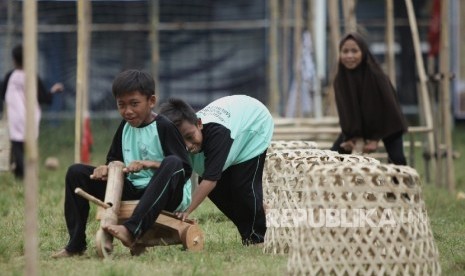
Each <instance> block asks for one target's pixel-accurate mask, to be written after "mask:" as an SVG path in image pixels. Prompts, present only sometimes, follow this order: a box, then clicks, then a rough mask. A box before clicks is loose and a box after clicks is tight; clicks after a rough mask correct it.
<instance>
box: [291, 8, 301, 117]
mask: <svg viewBox="0 0 465 276" xmlns="http://www.w3.org/2000/svg"><path fill="white" fill-rule="evenodd" d="M294 22H295V23H294V62H293V64H294V81H295V89H296V93H297V94H296V117H298V118H300V117H302V115H303V114H302V97H301V96H302V95H301V93H302V66H301V65H302V25H303V24H302V0H294Z"/></svg>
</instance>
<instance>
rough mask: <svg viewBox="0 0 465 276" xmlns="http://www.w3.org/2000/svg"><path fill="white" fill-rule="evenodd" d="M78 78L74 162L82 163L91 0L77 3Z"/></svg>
mask: <svg viewBox="0 0 465 276" xmlns="http://www.w3.org/2000/svg"><path fill="white" fill-rule="evenodd" d="M77 9H78V10H77V17H78V18H77V20H78V30H77V44H78V45H77V69H76V71H77V76H76V122H75V129H74V133H75V137H74V162H76V163H79V162H81V137H82V126H83V123H84V121H83V120H82V118H83V116H85V112H87V110H86V109H85V108H86V107H87V105H88V104H87V101H88V96H87V91H88V74H87V73H88V61H89V46H90V32H91V30H90V19H91V16H92V14H91V3H90V1H89V0H79V1H78V3H77Z"/></svg>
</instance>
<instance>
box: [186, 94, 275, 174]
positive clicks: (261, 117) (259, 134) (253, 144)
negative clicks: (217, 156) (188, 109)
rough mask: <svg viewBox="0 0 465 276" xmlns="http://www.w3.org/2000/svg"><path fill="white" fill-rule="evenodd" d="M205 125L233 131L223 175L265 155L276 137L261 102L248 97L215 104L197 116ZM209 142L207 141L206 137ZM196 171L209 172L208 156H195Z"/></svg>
mask: <svg viewBox="0 0 465 276" xmlns="http://www.w3.org/2000/svg"><path fill="white" fill-rule="evenodd" d="M197 117H198V118H200V119H201V120H202V123H203V124H209V123H217V124H220V125H223V126H224V127H226V128H227V129H229V131H230V135H231V139H232V140H233V143H232V145H231V149H230V151H229V154H228V157H227V158H226V162H225V164H224V166H223V171H224V170H226V169H227V168H228V167H230V166H232V165H235V164H239V163H242V162H245V161H248V160H250V159H252V158H254V157H256V156H258V155H260V154H262V153H263V152H264V151H265V150H266V149H267V148H268V147H269V145H270V142H271V138H272V136H273V128H274V123H273V117H272V116H271V114H270V112H269V111H268V109H267V108H266V106H265V105H263V104H262V103H261V102H260V101H258V100H257V99H255V98H252V97H249V96H246V95H233V96H227V97H223V98H220V99H218V100H216V101H213V102H212V103H210V104H209V105H207V106H206V107H205V108H203V109H202V110H200V111H198V112H197ZM203 140H204V141H205V140H207V137H203ZM190 157H191V161H192V166H193V169H194V171H196V172H197V173H198V174H199V175H200V176H202V175H203V172H204V171H205V167H204V166H205V153H204V152H200V153H197V154H191V155H190Z"/></svg>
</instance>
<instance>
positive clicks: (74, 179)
mask: <svg viewBox="0 0 465 276" xmlns="http://www.w3.org/2000/svg"><path fill="white" fill-rule="evenodd" d="M112 90H113V96H114V97H115V99H116V103H117V106H118V111H119V113H120V115H121V117H122V118H123V120H122V122H121V124H120V125H119V127H118V129H117V131H116V134H115V136H114V137H113V142H112V144H111V146H110V150H109V151H108V154H107V162H106V165H101V166H98V167H94V166H90V165H85V164H74V165H71V166H70V167H69V168H68V172H67V174H66V187H65V219H66V226H67V228H68V233H69V237H70V238H69V242H68V244H67V245H66V247H65V248H64V249H62V250H60V251H58V252H57V253H55V254H53V255H52V257H53V258H64V257H72V256H75V255H81V254H82V253H83V252H84V251H85V250H86V246H87V245H86V235H85V229H86V222H87V218H88V216H89V202H88V201H87V200H86V199H84V198H81V197H80V196H78V195H77V194H75V192H74V190H75V189H76V188H81V189H83V190H84V191H86V192H87V193H89V194H91V195H93V196H95V197H97V198H99V199H101V200H103V199H104V197H105V189H106V180H107V177H108V166H107V164H108V163H110V162H111V161H115V160H119V161H122V162H123V163H124V164H125V168H124V169H123V172H125V173H126V174H125V177H124V184H123V194H122V200H137V199H139V203H138V204H137V207H136V208H135V209H134V212H133V214H132V216H131V217H130V218H129V219H128V220H127V221H125V222H124V224H122V225H107V226H105V227H104V230H106V231H108V232H109V233H110V234H111V235H113V236H114V237H116V238H118V239H120V240H121V242H122V243H123V244H124V245H125V246H127V247H131V246H132V245H133V243H134V241H135V239H136V238H138V237H140V236H142V235H143V234H144V232H145V231H146V230H147V229H149V228H150V227H151V226H152V225H153V223H154V222H155V220H156V219H157V217H158V215H159V214H160V213H161V211H162V210H167V211H172V212H173V211H184V210H185V209H186V208H187V206H188V205H189V204H190V189H191V185H190V180H189V178H190V175H191V172H192V168H191V166H190V164H189V159H188V153H187V150H186V146H185V144H184V141H183V138H182V136H181V134H180V133H179V131H178V130H177V128H176V126H175V125H173V123H172V122H170V121H169V120H168V119H167V118H165V117H164V116H161V115H158V114H156V113H154V112H153V108H154V107H155V103H156V97H155V82H154V80H153V78H152V77H151V76H150V75H149V74H148V73H145V72H142V71H138V70H128V71H124V72H122V73H120V74H118V76H117V77H116V78H115V80H114V82H113V88H112ZM108 249H109V250H110V249H111V248H108Z"/></svg>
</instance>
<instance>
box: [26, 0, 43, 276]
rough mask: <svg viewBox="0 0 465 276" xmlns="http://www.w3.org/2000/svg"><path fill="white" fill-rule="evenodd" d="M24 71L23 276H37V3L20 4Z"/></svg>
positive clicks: (32, 1) (29, 0) (31, 0)
mask: <svg viewBox="0 0 465 276" xmlns="http://www.w3.org/2000/svg"><path fill="white" fill-rule="evenodd" d="M23 34H24V43H23V47H24V48H23V51H24V72H25V75H26V141H25V142H26V143H25V147H26V152H25V153H26V158H25V160H26V164H25V167H26V173H25V182H24V184H25V200H26V205H25V213H26V215H25V219H26V221H25V227H24V228H25V231H24V234H25V258H26V269H25V275H38V274H39V269H38V256H39V254H38V244H39V242H38V233H39V231H38V230H39V227H38V222H37V220H38V219H37V210H38V206H39V204H38V199H37V193H38V181H37V177H38V160H39V153H38V149H37V135H38V133H37V130H38V128H37V127H38V126H37V125H36V109H37V2H36V0H25V1H24V3H23Z"/></svg>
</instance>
